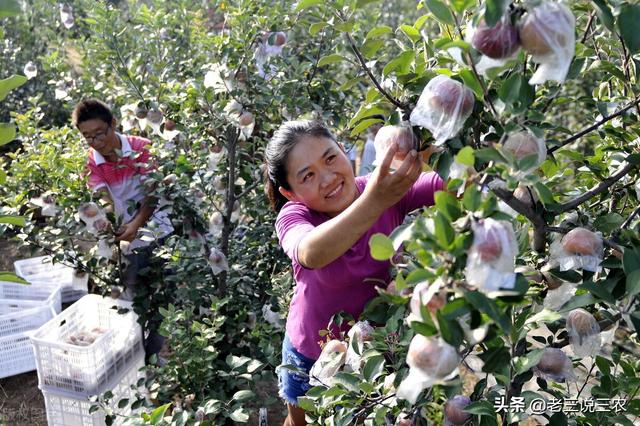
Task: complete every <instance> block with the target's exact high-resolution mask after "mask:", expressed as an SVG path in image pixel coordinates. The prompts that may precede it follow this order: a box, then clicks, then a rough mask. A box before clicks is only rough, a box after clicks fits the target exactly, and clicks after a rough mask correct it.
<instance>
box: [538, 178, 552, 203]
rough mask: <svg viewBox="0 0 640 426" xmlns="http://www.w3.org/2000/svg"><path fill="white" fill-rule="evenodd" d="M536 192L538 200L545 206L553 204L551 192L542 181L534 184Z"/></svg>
mask: <svg viewBox="0 0 640 426" xmlns="http://www.w3.org/2000/svg"><path fill="white" fill-rule="evenodd" d="M534 188H535V190H536V192H537V193H538V197H539V198H540V201H541V202H542V204H544V205H545V206H548V205H550V204H555V200H554V199H553V193H552V192H551V191H550V190H549V188H547V187H546V186H545V185H544V184H543V183H542V182H537V183H536V184H535V185H534Z"/></svg>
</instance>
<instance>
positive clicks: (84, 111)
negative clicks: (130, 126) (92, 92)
mask: <svg viewBox="0 0 640 426" xmlns="http://www.w3.org/2000/svg"><path fill="white" fill-rule="evenodd" d="M94 118H99V119H100V120H102V121H104V122H105V123H107V124H111V123H112V122H113V113H112V112H111V108H109V106H108V105H107V104H105V103H104V102H102V101H100V100H98V99H83V100H81V101H80V102H78V104H77V105H76V107H75V108H74V109H73V113H72V114H71V123H73V125H74V126H75V127H78V125H79V124H80V123H82V122H85V121H89V120H93V119H94Z"/></svg>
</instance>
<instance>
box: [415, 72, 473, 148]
mask: <svg viewBox="0 0 640 426" xmlns="http://www.w3.org/2000/svg"><path fill="white" fill-rule="evenodd" d="M474 103H475V97H474V95H473V92H472V91H471V89H469V88H468V87H466V86H465V85H464V84H462V83H459V82H457V81H455V80H453V79H451V78H449V77H447V76H446V75H438V76H437V77H435V78H433V79H431V80H430V81H429V83H428V84H427V86H426V87H425V88H424V90H423V91H422V94H421V95H420V98H419V99H418V103H417V104H416V107H415V108H414V110H413V111H412V112H411V116H410V121H411V124H412V125H414V126H420V127H424V128H425V129H428V130H429V131H430V132H431V134H432V135H433V138H434V139H435V140H436V143H435V144H436V145H442V144H443V143H445V142H446V141H447V139H451V138H452V137H454V136H456V135H457V134H458V132H460V130H461V129H462V126H463V124H464V122H465V120H466V119H467V118H468V117H469V116H470V115H471V113H472V112H473V106H474Z"/></svg>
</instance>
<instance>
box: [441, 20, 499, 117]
mask: <svg viewBox="0 0 640 426" xmlns="http://www.w3.org/2000/svg"><path fill="white" fill-rule="evenodd" d="M449 11H450V12H451V15H452V16H453V19H454V21H455V23H456V29H457V30H458V35H459V36H460V39H462V40H464V35H463V34H462V28H460V22H459V21H458V17H457V16H456V14H455V13H454V12H453V11H452V10H451V9H449ZM451 38H453V37H451ZM465 59H466V61H467V62H468V64H469V66H470V67H471V71H472V72H473V75H474V76H475V77H476V80H478V83H480V87H482V94H483V95H484V101H485V102H487V104H488V105H489V108H490V109H491V112H492V113H493V116H494V117H496V118H497V117H498V116H499V115H498V111H496V108H495V107H494V106H493V102H491V98H489V91H488V89H487V86H486V85H485V84H484V79H483V78H482V77H480V74H478V70H477V69H476V65H475V64H474V63H473V58H472V57H471V54H470V53H469V52H466V55H465Z"/></svg>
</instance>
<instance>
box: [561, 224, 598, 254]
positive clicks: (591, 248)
mask: <svg viewBox="0 0 640 426" xmlns="http://www.w3.org/2000/svg"><path fill="white" fill-rule="evenodd" d="M561 244H562V248H563V249H564V251H566V252H567V253H572V254H578V255H583V256H594V255H597V252H598V249H599V247H600V246H601V241H600V237H599V236H598V235H596V234H595V233H593V232H591V231H589V230H588V229H585V228H574V229H572V230H571V231H569V232H568V233H567V234H566V235H565V236H564V237H562V241H561Z"/></svg>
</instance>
